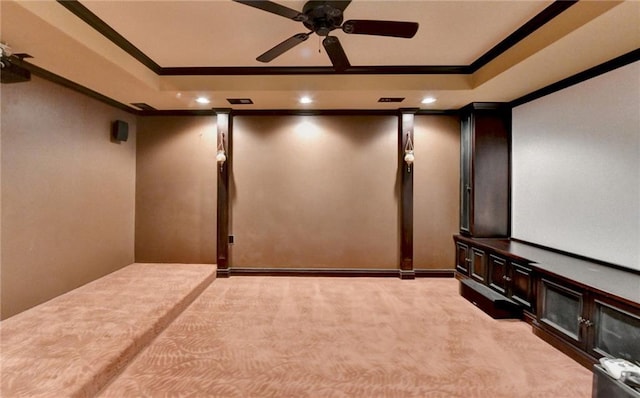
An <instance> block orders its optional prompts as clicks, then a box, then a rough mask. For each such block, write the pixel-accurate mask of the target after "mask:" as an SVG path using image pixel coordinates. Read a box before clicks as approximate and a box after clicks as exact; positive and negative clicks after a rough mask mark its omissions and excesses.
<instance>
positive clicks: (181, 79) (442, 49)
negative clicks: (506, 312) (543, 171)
mask: <svg viewBox="0 0 640 398" xmlns="http://www.w3.org/2000/svg"><path fill="white" fill-rule="evenodd" d="M278 3H279V4H282V5H286V6H287V7H289V8H292V9H296V10H302V7H303V5H304V1H279V2H278ZM551 3H552V2H551V1H424V0H416V1H373V0H354V1H353V2H352V3H351V4H350V5H349V6H348V7H347V9H346V10H345V20H346V19H382V20H400V21H413V22H418V23H419V24H420V28H419V30H418V33H417V34H416V36H415V37H414V38H412V39H400V38H389V37H381V36H365V35H347V34H345V33H344V32H342V31H339V30H337V31H335V32H334V34H335V36H337V37H338V38H339V39H340V41H341V43H342V45H343V47H344V49H345V52H346V53H347V55H348V57H349V60H350V62H351V65H353V66H367V67H377V66H396V65H397V66H468V65H470V64H472V63H473V62H474V61H476V60H477V59H478V58H479V57H481V56H482V55H483V54H485V53H486V52H488V51H489V50H491V49H492V48H493V47H494V46H495V45H496V44H498V43H500V42H501V41H502V40H503V39H505V38H506V37H508V36H509V35H510V34H511V33H513V32H514V31H516V30H517V29H518V28H520V27H521V26H523V25H524V24H525V23H526V22H527V21H529V20H531V19H532V18H533V17H535V16H536V15H537V14H538V13H540V12H541V11H543V10H544V9H545V8H546V7H547V6H549V5H550V4H551ZM81 4H82V5H84V6H85V7H86V8H87V9H88V10H89V11H90V12H91V13H93V14H95V15H96V16H97V17H99V18H100V19H101V20H102V21H104V22H105V23H106V24H107V25H109V26H110V27H111V28H113V29H114V30H115V31H116V32H117V33H119V34H120V35H121V36H122V37H124V38H125V39H126V40H127V41H129V42H130V43H131V44H133V45H134V46H135V47H137V48H138V49H139V50H140V51H141V52H142V53H143V54H144V55H146V56H148V57H149V58H150V59H151V60H152V61H153V62H155V63H156V64H158V65H159V66H160V67H162V68H173V67H191V68H192V67H231V68H235V67H251V68H265V67H267V66H268V67H300V66H302V67H309V66H317V67H330V66H331V63H330V61H329V59H328V57H327V55H326V54H325V52H324V49H323V48H322V47H321V45H320V42H319V40H318V37H317V36H316V35H313V36H311V37H310V38H309V40H307V41H306V42H304V43H302V44H300V45H298V46H297V47H295V48H294V49H292V50H290V51H288V52H287V53H285V54H283V55H282V56H280V57H278V58H276V59H275V60H273V61H272V62H271V63H269V64H263V63H260V62H258V61H256V60H255V58H256V57H257V56H258V55H260V54H262V53H263V52H264V51H266V50H268V49H269V48H271V47H273V46H274V45H276V44H278V43H280V42H281V41H283V40H285V39H287V38H289V37H291V36H292V35H294V34H296V33H304V32H307V31H308V29H306V28H304V27H303V26H302V24H301V23H300V22H295V21H293V20H290V19H287V18H284V17H281V16H278V15H274V14H271V13H267V12H264V11H262V10H258V9H255V8H252V7H249V6H246V5H243V4H239V3H236V2H232V1H223V0H215V1H164V0H163V1H116V0H112V1H87V0H83V1H81ZM0 12H1V18H2V20H1V29H2V30H1V37H0V40H1V41H2V42H3V43H6V44H8V45H10V46H11V47H12V49H13V51H14V52H16V53H28V54H29V55H31V56H33V58H31V59H29V60H28V61H29V62H30V63H32V64H34V65H36V66H38V67H40V68H43V69H46V70H47V71H50V72H53V73H55V74H57V75H59V76H62V77H64V78H66V79H69V80H71V81H73V82H75V83H77V84H80V85H82V86H84V87H86V88H89V89H91V90H93V91H95V92H97V93H100V94H102V95H104V96H106V97H109V98H111V99H113V100H115V101H118V102H120V103H122V104H125V105H128V104H131V103H136V102H143V103H147V104H149V105H151V106H153V107H155V108H157V109H161V110H195V109H209V108H229V107H233V108H234V109H368V110H375V109H397V108H399V107H419V108H422V109H457V108H460V107H461V106H463V105H466V104H467V103H469V102H473V101H511V100H513V99H515V98H518V97H520V96H522V95H525V94H528V93H530V92H532V91H534V90H536V89H539V88H542V87H544V86H546V85H548V84H551V83H554V82H556V81H558V80H560V79H563V78H565V77H568V76H570V75H573V74H575V73H578V72H581V71H583V70H585V69H588V68H590V67H592V66H595V65H598V64H600V63H602V62H605V61H608V60H610V59H612V58H615V57H617V56H619V55H622V54H625V53H627V52H629V51H632V50H635V49H637V48H640V2H639V1H635V0H631V1H626V2H608V1H598V2H591V1H581V2H578V3H577V4H575V5H573V6H571V7H570V8H569V9H567V10H566V11H564V12H562V13H561V14H560V15H559V16H557V17H555V18H554V19H553V20H551V21H550V22H548V23H546V24H545V25H544V26H542V27H541V28H539V29H538V30H536V31H535V32H533V33H532V34H530V35H528V36H527V37H526V38H525V39H523V40H521V41H519V42H518V43H517V44H515V45H514V46H513V47H511V48H510V49H509V50H507V51H505V52H504V53H502V54H501V55H499V56H497V57H495V58H493V59H492V60H491V61H490V62H489V63H488V64H486V65H485V66H483V67H481V68H480V69H478V70H477V71H475V72H474V73H472V74H409V75H401V74H397V75H388V74H374V75H372V74H334V73H329V74H320V75H300V74H293V75H272V74H257V75H255V74H254V75H248V76H247V75H227V74H222V75H220V74H207V75H195V76H194V75H171V76H167V75H159V74H158V73H156V72H154V71H152V70H151V69H150V68H148V67H147V66H145V65H143V64H142V63H141V62H140V61H138V60H137V59H136V58H134V57H133V56H131V55H130V54H128V53H127V52H125V51H124V50H123V49H122V48H120V47H118V46H117V45H116V44H114V43H113V42H112V41H110V40H109V39H107V38H106V37H105V36H104V35H102V34H101V33H99V32H98V31H96V30H95V29H94V28H93V27H92V26H90V25H88V24H87V23H85V22H84V21H82V20H81V19H80V18H79V17H77V16H76V15H74V14H73V13H71V12H70V11H69V10H67V9H66V8H65V7H63V6H62V5H60V4H59V3H57V2H56V1H53V0H50V1H17V2H14V1H7V0H3V1H1V2H0ZM319 50H320V53H319V52H318V51H319ZM260 73H261V72H260ZM302 95H309V96H311V97H312V98H313V100H314V102H313V103H312V104H308V105H302V104H299V103H298V102H297V101H298V98H299V97H300V96H302ZM198 96H206V97H208V98H210V99H211V103H210V104H208V105H201V104H198V103H196V102H195V98H197V97H198ZM425 96H434V97H436V98H437V102H436V103H434V104H431V105H423V104H421V103H420V100H421V99H422V98H424V97H425ZM380 97H404V98H405V100H404V101H403V102H402V103H400V104H398V103H391V104H385V103H378V102H377V100H378V98H380ZM226 98H251V99H252V100H253V102H254V104H253V105H234V106H232V105H230V104H229V103H228V102H227V101H226Z"/></svg>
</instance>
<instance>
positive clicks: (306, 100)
mask: <svg viewBox="0 0 640 398" xmlns="http://www.w3.org/2000/svg"><path fill="white" fill-rule="evenodd" d="M312 102H313V100H312V99H311V97H307V96H304V97H302V98H300V103H301V104H310V103H312Z"/></svg>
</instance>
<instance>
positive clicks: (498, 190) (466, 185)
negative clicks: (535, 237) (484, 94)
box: [460, 102, 511, 237]
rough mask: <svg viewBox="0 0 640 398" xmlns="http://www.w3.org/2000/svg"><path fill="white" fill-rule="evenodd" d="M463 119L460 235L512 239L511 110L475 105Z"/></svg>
mask: <svg viewBox="0 0 640 398" xmlns="http://www.w3.org/2000/svg"><path fill="white" fill-rule="evenodd" d="M460 116H461V144H460V160H461V165H460V166H461V168H460V233H461V234H463V235H467V236H474V237H508V236H509V233H510V219H509V209H510V206H509V198H510V145H511V108H510V107H509V106H508V105H506V104H503V103H494V102H474V103H471V104H469V105H467V106H465V107H464V108H462V109H461V115H460Z"/></svg>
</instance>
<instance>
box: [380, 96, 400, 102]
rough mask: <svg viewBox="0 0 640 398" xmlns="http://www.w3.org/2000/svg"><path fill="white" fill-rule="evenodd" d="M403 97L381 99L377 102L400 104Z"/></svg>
mask: <svg viewBox="0 0 640 398" xmlns="http://www.w3.org/2000/svg"><path fill="white" fill-rule="evenodd" d="M402 101H404V97H382V98H380V99H379V100H378V102H402Z"/></svg>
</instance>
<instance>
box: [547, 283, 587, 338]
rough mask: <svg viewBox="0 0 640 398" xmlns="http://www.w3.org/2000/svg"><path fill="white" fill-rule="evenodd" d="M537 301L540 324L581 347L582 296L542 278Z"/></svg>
mask: <svg viewBox="0 0 640 398" xmlns="http://www.w3.org/2000/svg"><path fill="white" fill-rule="evenodd" d="M538 300H539V303H538V311H539V313H538V319H539V320H540V322H542V323H543V324H544V325H545V326H547V328H551V329H552V330H553V331H554V332H555V333H556V334H558V335H559V336H561V337H563V338H564V339H566V340H569V341H570V342H572V343H573V344H575V345H577V346H579V347H583V346H584V336H583V333H582V325H583V323H584V322H585V319H584V304H585V303H584V294H583V293H582V292H579V291H577V290H573V289H570V288H568V287H565V286H560V285H558V284H556V283H554V282H551V281H549V280H547V279H544V278H543V279H541V282H540V292H539V296H538Z"/></svg>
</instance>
